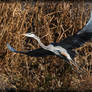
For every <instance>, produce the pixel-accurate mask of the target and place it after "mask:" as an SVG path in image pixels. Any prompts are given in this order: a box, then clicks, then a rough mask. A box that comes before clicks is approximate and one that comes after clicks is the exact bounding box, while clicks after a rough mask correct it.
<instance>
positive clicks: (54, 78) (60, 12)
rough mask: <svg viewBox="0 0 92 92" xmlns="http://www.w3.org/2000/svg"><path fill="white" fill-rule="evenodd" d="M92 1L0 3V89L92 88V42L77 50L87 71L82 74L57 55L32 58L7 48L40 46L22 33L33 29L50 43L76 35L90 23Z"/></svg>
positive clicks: (77, 57)
mask: <svg viewBox="0 0 92 92" xmlns="http://www.w3.org/2000/svg"><path fill="white" fill-rule="evenodd" d="M91 10H92V3H90V2H85V1H79V2H78V1H74V2H72V1H56V2H53V1H52V2H51V1H47V2H41V1H37V2H33V1H30V2H27V1H26V2H0V88H1V89H5V88H12V87H14V88H16V89H18V90H19V89H25V90H32V89H39V90H48V89H80V90H86V89H90V90H91V89H92V43H91V42H92V41H89V42H88V43H86V44H85V45H83V46H82V47H80V48H78V49H76V52H77V56H76V59H77V61H78V62H77V63H78V64H79V65H80V66H81V67H82V68H85V69H86V70H87V72H88V73H87V75H86V76H84V75H82V74H81V75H79V74H77V73H75V72H74V71H72V70H71V68H70V67H69V65H68V64H66V63H65V62H64V60H63V59H61V58H59V57H57V56H48V57H44V58H42V57H39V58H35V57H29V56H26V55H22V54H16V53H13V52H11V51H9V50H8V49H7V46H6V44H7V43H10V44H11V45H12V46H13V47H14V48H16V49H17V50H23V51H25V50H29V49H30V50H33V49H36V48H39V47H40V46H39V44H38V43H37V41H35V40H34V39H31V38H30V39H29V38H27V37H23V36H22V35H21V34H23V33H26V32H33V33H35V34H36V35H37V36H39V37H40V38H41V41H42V42H43V43H44V44H45V45H48V44H49V43H51V42H59V41H60V40H61V39H64V38H66V37H68V36H70V35H73V34H74V33H76V32H77V31H80V30H81V28H82V27H83V26H84V25H85V24H86V22H87V21H88V19H89V17H90V12H91Z"/></svg>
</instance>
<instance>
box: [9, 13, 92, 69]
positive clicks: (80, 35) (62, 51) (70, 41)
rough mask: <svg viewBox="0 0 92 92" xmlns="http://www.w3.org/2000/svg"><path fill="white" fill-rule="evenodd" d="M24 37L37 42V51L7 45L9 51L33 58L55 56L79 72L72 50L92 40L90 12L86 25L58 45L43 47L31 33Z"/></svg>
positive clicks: (38, 39) (91, 17) (74, 53)
mask: <svg viewBox="0 0 92 92" xmlns="http://www.w3.org/2000/svg"><path fill="white" fill-rule="evenodd" d="M23 35H24V36H27V37H31V38H34V39H35V40H37V41H38V43H39V45H40V46H41V47H40V48H38V49H35V50H30V51H17V50H15V49H14V48H13V47H11V46H10V45H9V44H8V43H7V47H8V49H9V50H10V51H12V52H15V53H23V54H26V55H28V56H35V57H44V56H49V55H57V56H59V57H61V58H64V59H65V61H66V62H67V63H69V64H70V65H71V66H75V67H76V68H77V69H78V70H79V66H78V65H77V63H76V62H75V61H74V57H75V55H76V52H75V51H74V50H73V49H75V48H79V47H80V46H82V45H83V44H84V43H85V42H87V41H88V40H90V39H91V38H92V12H91V16H90V19H89V21H88V22H87V24H86V25H85V26H84V27H83V29H81V30H80V31H79V32H77V33H76V34H74V35H72V36H69V37H67V38H65V39H64V40H61V41H60V42H58V43H51V44H49V45H47V46H45V45H44V44H43V43H42V42H41V41H40V38H39V37H38V36H36V35H35V34H33V33H26V34H23Z"/></svg>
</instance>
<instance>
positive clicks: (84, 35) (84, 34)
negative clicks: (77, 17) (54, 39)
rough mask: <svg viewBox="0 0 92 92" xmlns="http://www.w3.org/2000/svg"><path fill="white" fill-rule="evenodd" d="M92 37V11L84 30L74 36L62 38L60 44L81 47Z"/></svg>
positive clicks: (67, 47) (65, 46)
mask: <svg viewBox="0 0 92 92" xmlns="http://www.w3.org/2000/svg"><path fill="white" fill-rule="evenodd" d="M91 38H92V12H91V17H90V19H89V21H88V23H87V24H86V25H85V27H84V28H83V29H82V30H80V31H79V32H77V33H76V34H75V35H73V36H70V37H67V38H65V39H64V40H61V41H60V43H58V44H59V45H61V46H63V47H64V48H66V49H74V48H78V47H80V46H81V45H83V44H84V43H85V42H87V41H88V40H90V39H91Z"/></svg>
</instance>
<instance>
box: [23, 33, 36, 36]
mask: <svg viewBox="0 0 92 92" xmlns="http://www.w3.org/2000/svg"><path fill="white" fill-rule="evenodd" d="M22 35H24V36H27V37H35V34H33V33H26V34H22Z"/></svg>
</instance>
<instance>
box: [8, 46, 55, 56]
mask: <svg viewBox="0 0 92 92" xmlns="http://www.w3.org/2000/svg"><path fill="white" fill-rule="evenodd" d="M7 47H8V49H9V50H10V51H12V52H15V53H22V54H26V55H28V56H33V57H44V56H49V55H55V54H54V53H52V52H50V51H48V50H45V49H43V48H38V49H35V50H30V51H17V50H15V49H14V48H13V47H11V46H10V45H9V44H7Z"/></svg>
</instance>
